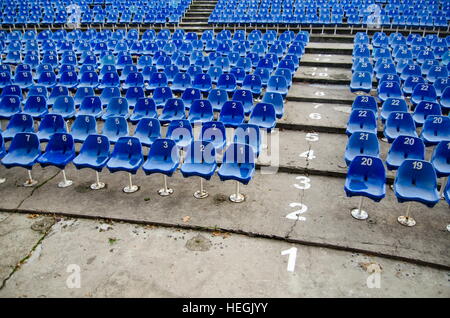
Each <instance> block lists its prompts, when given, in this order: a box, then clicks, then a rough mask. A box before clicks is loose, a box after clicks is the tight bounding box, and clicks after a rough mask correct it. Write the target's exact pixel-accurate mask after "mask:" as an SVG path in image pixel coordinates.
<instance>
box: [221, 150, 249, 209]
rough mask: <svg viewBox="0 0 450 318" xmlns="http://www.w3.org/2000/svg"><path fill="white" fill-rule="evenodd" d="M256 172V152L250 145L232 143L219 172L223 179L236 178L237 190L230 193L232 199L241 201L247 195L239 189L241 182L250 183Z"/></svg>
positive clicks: (236, 201) (226, 151)
mask: <svg viewBox="0 0 450 318" xmlns="http://www.w3.org/2000/svg"><path fill="white" fill-rule="evenodd" d="M254 172H255V154H254V153H253V148H252V147H251V146H250V145H245V144H237V143H232V144H231V145H230V146H229V147H228V148H227V149H226V150H225V153H224V156H223V160H222V164H221V166H220V168H219V170H218V172H217V174H218V176H219V178H220V180H221V181H226V180H235V181H236V191H235V193H233V194H232V195H230V197H229V198H230V201H232V202H235V203H240V202H243V201H244V200H245V196H244V195H243V194H241V193H240V191H239V183H243V184H248V183H249V182H250V180H251V179H252V176H253V174H254Z"/></svg>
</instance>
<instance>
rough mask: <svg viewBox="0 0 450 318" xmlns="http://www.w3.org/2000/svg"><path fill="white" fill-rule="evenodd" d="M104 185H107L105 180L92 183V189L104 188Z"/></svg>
mask: <svg viewBox="0 0 450 318" xmlns="http://www.w3.org/2000/svg"><path fill="white" fill-rule="evenodd" d="M104 187H106V184H105V183H104V182H95V183H93V184H91V189H92V190H100V189H103V188H104Z"/></svg>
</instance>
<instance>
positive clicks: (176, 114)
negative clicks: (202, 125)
mask: <svg viewBox="0 0 450 318" xmlns="http://www.w3.org/2000/svg"><path fill="white" fill-rule="evenodd" d="M185 118H186V108H185V106H184V102H183V100H182V99H180V98H170V99H169V100H167V102H166V104H165V105H164V108H163V110H162V113H161V115H160V116H159V118H158V119H159V120H160V122H161V124H167V123H169V122H170V121H172V120H179V119H185Z"/></svg>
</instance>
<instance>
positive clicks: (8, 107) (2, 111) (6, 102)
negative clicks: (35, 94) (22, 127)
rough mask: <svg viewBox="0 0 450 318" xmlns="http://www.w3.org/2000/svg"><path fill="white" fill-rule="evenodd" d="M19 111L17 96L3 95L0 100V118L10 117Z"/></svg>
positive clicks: (19, 105)
mask: <svg viewBox="0 0 450 318" xmlns="http://www.w3.org/2000/svg"><path fill="white" fill-rule="evenodd" d="M20 112H21V102H20V98H19V97H18V96H14V95H5V96H3V97H1V100H0V118H1V119H10V118H11V117H12V116H13V115H14V114H17V113H20Z"/></svg>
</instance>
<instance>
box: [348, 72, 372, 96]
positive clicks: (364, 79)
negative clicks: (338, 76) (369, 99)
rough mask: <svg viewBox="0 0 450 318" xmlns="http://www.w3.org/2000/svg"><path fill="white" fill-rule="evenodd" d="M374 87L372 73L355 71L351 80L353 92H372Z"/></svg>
mask: <svg viewBox="0 0 450 318" xmlns="http://www.w3.org/2000/svg"><path fill="white" fill-rule="evenodd" d="M371 89H372V75H371V73H369V72H355V73H353V76H352V80H351V82H350V91H351V92H352V93H356V92H364V93H370V90H371Z"/></svg>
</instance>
